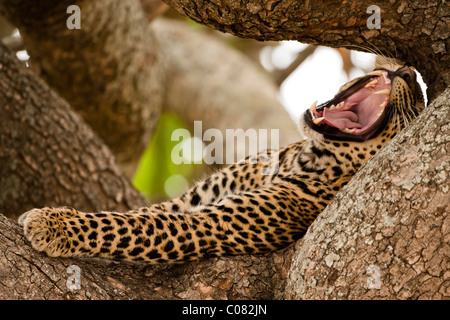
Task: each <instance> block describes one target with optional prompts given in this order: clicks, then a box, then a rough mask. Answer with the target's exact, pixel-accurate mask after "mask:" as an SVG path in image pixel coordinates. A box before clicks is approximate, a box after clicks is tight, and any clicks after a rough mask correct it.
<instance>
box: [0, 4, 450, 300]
mask: <svg viewBox="0 0 450 320" xmlns="http://www.w3.org/2000/svg"><path fill="white" fill-rule="evenodd" d="M167 2H168V3H169V2H170V4H171V5H172V6H174V7H176V8H178V9H179V11H181V12H186V13H188V14H189V15H191V16H192V17H194V18H195V19H196V20H197V21H199V22H202V21H203V23H205V24H208V25H210V26H212V27H215V28H216V29H220V30H225V31H227V32H232V33H235V34H238V35H240V36H247V37H253V38H259V39H275V40H280V39H292V38H296V39H297V38H298V39H299V38H302V40H303V41H305V42H309V43H322V44H327V45H332V46H342V45H344V46H350V45H355V44H358V45H360V44H364V43H365V41H366V40H370V42H371V43H374V44H375V45H376V46H377V47H378V48H379V49H380V50H382V51H384V52H391V53H395V50H394V48H396V49H397V53H398V57H399V58H401V59H403V60H405V61H407V62H409V63H411V64H414V65H416V66H418V67H419V70H420V71H421V72H422V74H423V75H424V77H425V80H426V82H427V84H428V86H429V98H430V100H432V103H431V105H430V106H429V107H428V109H427V110H426V111H425V113H424V114H422V115H421V116H420V117H419V119H417V121H415V125H414V126H411V127H410V128H408V129H407V130H406V131H405V132H403V133H402V134H401V135H399V136H398V137H396V138H395V140H394V141H392V143H389V144H388V145H387V148H386V149H385V150H386V151H381V152H380V153H378V154H377V155H375V157H374V158H373V159H372V160H371V162H370V164H369V165H367V166H365V167H364V168H362V169H361V171H360V172H359V173H358V175H357V176H356V177H355V179H352V182H351V183H350V184H349V185H348V186H347V187H346V188H345V189H344V190H343V191H344V192H342V193H340V194H339V195H338V196H337V197H336V199H335V201H334V202H333V203H332V204H330V206H329V209H328V210H327V211H326V212H325V213H324V217H321V218H319V220H317V221H316V222H315V223H314V224H313V226H312V228H311V229H310V231H309V232H308V234H307V235H306V237H305V238H304V239H303V240H300V242H299V243H298V244H297V246H296V251H297V252H296V254H295V259H293V261H294V264H293V266H292V268H291V269H290V272H289V278H288V285H287V290H286V291H284V286H285V284H286V279H287V274H288V272H287V271H288V270H289V268H290V264H291V256H292V254H293V249H294V248H293V247H292V246H291V247H290V248H288V249H286V250H283V251H280V252H277V253H273V254H269V255H264V256H247V257H234V258H221V259H211V260H204V261H199V262H194V263H189V264H185V265H180V266H160V267H149V266H130V265H125V264H119V265H115V264H110V265H104V263H96V262H91V261H89V262H86V261H79V260H77V261H75V260H64V259H48V258H47V257H45V256H43V255H41V254H39V253H36V252H34V251H32V250H31V249H30V248H29V247H28V245H27V244H26V242H25V241H24V240H23V237H22V236H21V232H20V230H19V228H18V227H17V225H16V224H15V223H14V222H12V221H11V220H8V219H5V218H3V217H2V218H1V220H0V252H2V254H1V256H0V272H1V273H0V275H1V276H0V279H1V281H0V286H2V287H1V290H0V292H2V293H4V294H3V296H2V297H4V298H30V297H34V298H64V297H66V298H74V297H78V298H102V297H103V298H119V297H122V298H128V297H130V298H157V297H159V298H209V297H212V298H253V299H258V298H267V299H269V298H283V297H285V296H286V297H288V298H318V297H321V298H371V297H375V298H408V297H411V298H418V297H425V298H427V297H432V298H444V297H448V296H449V292H448V282H449V281H448V277H449V263H448V261H449V257H448V240H449V238H448V237H449V230H448V229H449V221H448V199H449V197H448V193H449V187H448V181H447V179H448V177H449V167H448V154H449V149H450V148H449V140H448V136H449V134H448V130H449V127H448V119H449V111H448V110H449V105H448V104H449V99H450V98H449V91H448V89H447V91H445V93H444V94H441V95H440V96H439V97H438V94H439V93H442V92H444V90H445V89H446V88H447V87H448V85H449V77H448V72H449V71H448V68H447V65H446V63H448V53H447V52H448V51H447V50H448V27H447V26H448V5H447V6H446V4H445V2H444V1H442V2H436V1H426V2H423V1H422V2H420V3H419V2H418V1H411V2H408V1H402V2H400V1H389V3H387V2H383V3H381V1H375V2H374V3H373V4H378V5H379V6H380V7H381V8H382V18H383V19H386V20H383V25H382V29H381V30H379V31H378V30H368V29H366V28H365V20H366V19H367V17H368V15H367V14H366V13H365V10H366V9H367V4H366V3H364V4H363V2H362V1H354V2H345V3H344V4H342V3H341V1H339V6H338V5H337V3H338V2H337V1H330V2H327V3H326V8H325V4H324V3H322V2H318V1H317V2H309V1H305V2H300V1H296V2H293V1H287V2H284V1H283V2H274V1H268V0H267V1H253V2H246V1H243V2H236V1H222V2H220V3H221V4H219V3H215V2H207V3H206V2H205V3H203V2H202V1H200V0H199V1H182V2H176V1H167ZM261 4H263V5H261ZM201 5H203V7H202V6H201ZM289 5H290V6H289ZM302 6H303V7H302ZM204 8H206V9H205V10H204ZM306 9H308V10H306ZM351 9H352V10H351ZM323 12H325V14H324V13H323ZM350 12H355V13H356V16H355V18H354V19H352V18H351V17H352V16H353V15H352V14H350ZM349 17H350V18H349ZM425 17H427V19H424V18H425ZM216 21H219V22H221V23H217V22H216ZM408 23H410V24H408ZM309 29H310V30H309ZM411 36H414V38H413V39H411V38H410V37H411ZM393 51H394V52H393ZM5 59H6V58H5ZM0 61H1V60H0ZM7 61H10V60H7ZM11 64H12V62H11ZM8 65H9V64H4V65H3V68H7V67H8ZM5 70H6V69H5ZM35 80H36V79H35ZM36 81H37V80H36ZM30 90H31V89H29V88H28V89H27V88H25V89H24V90H23V91H21V94H22V95H24V99H25V100H26V101H27V102H28V103H29V104H33V103H35V102H34V101H33V100H32V99H28V98H27V97H29V96H30ZM10 95H11V94H10ZM54 97H56V96H55V95H54ZM7 98H8V99H11V96H9V97H8V96H7ZM21 112H26V108H25V109H24V110H21ZM35 116H36V117H37V116H39V114H36V115H35ZM24 118H26V117H24ZM428 118H429V119H428ZM37 119H38V120H36V121H39V118H37ZM56 122H58V121H56ZM30 125H33V123H32V122H30ZM18 133H20V132H18ZM66 133H67V134H69V135H70V134H73V132H66ZM11 138H14V136H12V137H11ZM44 146H45V145H44ZM44 146H43V147H44ZM38 147H40V146H38ZM415 152H417V153H415ZM52 154H53V153H52ZM47 155H48V154H47ZM399 155H400V157H398V156H399ZM408 156H413V157H412V158H408ZM392 159H395V160H392ZM390 161H392V162H391V163H390ZM442 161H445V162H442ZM100 162H103V161H100ZM413 165H417V166H416V167H413ZM377 167H380V168H386V170H385V172H389V173H390V176H389V177H384V176H383V175H382V173H383V171H381V170H379V169H378V168H377ZM94 171H95V169H94ZM385 172H384V173H385ZM409 177H411V179H409ZM55 178H56V177H55ZM362 178H364V180H361V181H362V182H359V181H358V180H359V179H362ZM370 183H371V184H370ZM352 188H353V189H352ZM345 191H347V192H345ZM349 191H351V192H349ZM421 192H423V193H424V194H425V195H429V199H424V201H425V202H423V203H421V202H420V201H419V200H418V199H417V198H416V197H419V199H422V198H421V195H420V193H421ZM383 197H385V198H383ZM425 198H426V197H425ZM69 200H70V199H69ZM369 201H373V202H369ZM446 201H447V202H446ZM43 205H45V204H43ZM339 206H350V207H347V209H345V207H344V209H343V211H344V212H347V214H341V215H338V213H339V212H341V211H338V210H339V208H338V207H339ZM352 213H353V214H352ZM340 222H341V223H342V224H339V223H340ZM359 224H361V226H359ZM402 233H404V235H403V234H402ZM313 240H314V241H313ZM334 241H336V242H334ZM366 250H367V251H366ZM408 250H410V252H408ZM365 258H367V261H361V260H359V259H365ZM303 259H305V260H303ZM69 264H77V265H79V266H80V267H81V269H82V276H83V277H84V278H83V279H84V280H85V282H84V285H83V286H82V290H80V291H76V292H69V290H68V289H67V288H66V286H65V284H64V283H65V280H66V279H67V274H66V273H65V272H66V267H67V266H68V265H69ZM368 264H370V265H373V266H377V267H378V268H379V269H380V275H381V279H380V280H381V287H380V289H379V290H378V289H367V282H366V281H367V279H368V277H369V276H370V275H368V274H367V273H366V271H367V266H368ZM315 268H317V269H318V270H314V269H315ZM316 271H317V272H316ZM315 272H316V273H315ZM321 272H322V274H321ZM323 273H324V274H325V275H323ZM361 273H362V274H361ZM96 277H98V278H97V279H101V280H96ZM364 284H366V286H364ZM322 289H323V290H322Z"/></svg>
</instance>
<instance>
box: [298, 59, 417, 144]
mask: <svg viewBox="0 0 450 320" xmlns="http://www.w3.org/2000/svg"><path fill="white" fill-rule="evenodd" d="M423 108H424V99H423V95H422V90H421V88H420V86H419V84H418V83H417V80H416V73H415V70H414V68H412V67H409V66H406V65H404V66H400V65H397V64H386V65H381V66H379V67H378V68H376V69H375V70H374V71H372V72H370V73H368V74H366V75H365V76H363V77H360V78H357V79H354V80H352V81H350V82H348V83H346V84H345V85H343V86H342V87H341V89H340V90H339V92H338V93H337V94H336V95H335V97H334V98H333V99H331V100H330V101H328V102H325V103H323V104H321V105H318V106H317V105H316V104H314V105H313V106H312V107H311V108H310V109H308V110H306V112H305V113H304V114H303V115H302V117H301V119H300V129H301V130H302V132H303V134H304V135H305V136H306V137H307V138H311V139H315V140H325V139H326V140H341V141H356V142H364V141H368V140H371V139H376V137H377V136H379V135H380V133H381V132H382V131H385V130H386V129H387V128H388V129H389V130H392V131H394V132H393V134H392V135H391V136H394V135H395V134H396V133H397V132H398V131H400V130H401V129H402V128H403V127H404V126H405V125H406V124H407V123H408V122H410V121H411V120H412V119H413V118H415V117H417V115H418V114H419V113H420V112H421V111H422V110H423Z"/></svg>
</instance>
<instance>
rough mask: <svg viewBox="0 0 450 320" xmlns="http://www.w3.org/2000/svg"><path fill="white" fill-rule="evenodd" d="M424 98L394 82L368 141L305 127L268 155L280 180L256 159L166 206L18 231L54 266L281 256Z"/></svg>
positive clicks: (65, 214) (72, 213) (30, 216)
mask: <svg viewBox="0 0 450 320" xmlns="http://www.w3.org/2000/svg"><path fill="white" fill-rule="evenodd" d="M383 68H384V69H385V70H388V71H390V73H392V72H394V71H396V70H400V68H401V67H400V66H394V65H389V66H384V67H383ZM404 68H407V67H404ZM408 70H410V69H408ZM407 73H408V74H409V78H411V77H414V72H407ZM350 85H351V83H350V84H349V85H346V86H344V88H343V89H342V90H344V89H346V88H347V87H348V86H350ZM419 91H420V90H417V84H416V82H415V79H407V78H406V77H402V76H394V77H392V90H391V93H390V102H389V105H388V106H387V108H389V111H390V117H389V121H388V122H387V124H386V125H385V127H384V128H383V129H382V131H381V132H380V133H379V134H378V135H376V136H375V137H372V138H370V139H368V140H366V141H361V142H354V141H353V142H352V141H346V140H345V139H344V140H334V139H331V138H326V137H325V136H324V135H322V134H321V133H320V132H317V131H314V130H313V129H312V128H311V127H309V126H308V125H306V124H304V123H302V124H301V127H302V130H303V132H304V134H305V135H306V136H307V137H308V138H309V139H307V140H304V141H301V142H298V143H295V144H292V145H289V146H287V147H284V148H281V149H280V150H278V151H273V152H271V153H269V156H270V157H272V158H273V157H275V158H278V161H279V168H278V172H277V173H276V174H273V175H267V174H262V172H263V171H262V169H263V168H265V167H266V168H268V166H269V164H268V162H267V161H260V160H261V157H262V155H257V156H256V157H250V158H247V159H245V160H244V161H242V162H240V163H237V164H234V165H231V166H229V167H227V168H225V169H223V170H221V171H219V172H217V173H214V174H212V175H211V176H210V177H208V178H207V179H206V180H204V181H203V182H200V183H198V184H197V185H196V186H194V187H193V188H192V189H191V190H189V191H188V192H186V193H185V194H183V195H182V196H181V197H179V198H176V199H173V200H171V201H167V202H164V203H161V204H155V205H152V206H150V207H144V208H140V209H136V210H132V211H129V212H126V213H119V212H99V213H84V212H79V211H76V210H74V209H69V208H43V209H33V210H31V211H29V212H27V213H25V214H24V215H22V216H21V217H20V219H19V222H20V223H21V224H22V225H23V226H24V230H25V235H26V237H27V238H28V240H29V241H31V244H32V246H33V247H34V248H35V249H37V250H39V251H44V252H46V253H47V254H48V255H50V256H52V257H57V256H61V257H73V256H85V257H101V258H108V259H116V260H128V261H143V262H147V263H164V262H180V261H187V260H193V259H198V258H201V257H206V256H219V255H237V254H258V253H264V252H268V251H272V250H276V249H279V248H283V247H285V246H287V245H289V244H290V243H292V242H294V241H295V240H297V239H299V238H301V237H302V236H303V235H304V233H305V232H306V230H307V228H308V227H309V225H310V224H311V223H312V222H313V221H314V219H315V218H316V216H317V215H318V214H319V213H320V212H322V210H323V209H324V208H325V207H326V206H327V204H328V203H329V202H330V201H331V199H333V197H334V196H335V195H336V193H337V192H338V191H339V190H340V189H341V188H342V186H344V185H345V184H346V183H347V182H348V181H349V180H350V178H351V177H352V176H353V175H354V174H355V172H356V171H357V170H358V169H359V168H360V167H361V166H362V165H364V163H366V162H367V161H368V160H369V158H370V157H372V155H374V154H375V153H376V152H377V151H378V150H379V149H381V148H382V146H383V145H384V144H385V143H386V142H387V141H388V140H390V139H391V138H392V137H393V136H395V134H396V133H397V132H398V131H399V130H400V129H401V128H402V127H404V125H405V122H407V121H409V120H411V118H413V117H415V116H416V115H417V114H418V112H419V111H420V110H422V109H423V107H424V106H423V99H422V96H421V92H419ZM395 110H396V112H393V111H395ZM264 156H266V155H264Z"/></svg>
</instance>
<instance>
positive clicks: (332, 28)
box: [164, 0, 450, 100]
mask: <svg viewBox="0 0 450 320" xmlns="http://www.w3.org/2000/svg"><path fill="white" fill-rule="evenodd" d="M164 1H165V2H166V3H167V4H168V5H170V6H171V7H172V8H174V9H175V10H177V11H178V12H180V13H181V14H183V15H185V16H188V17H190V18H191V19H193V20H194V21H196V22H198V23H202V24H205V25H207V26H209V27H211V28H213V29H216V30H220V31H223V32H228V33H231V34H234V35H236V36H239V37H244V38H253V39H258V40H275V41H279V40H298V41H301V42H304V43H310V44H321V45H325V46H330V47H347V48H349V49H355V46H356V48H358V49H361V50H365V51H367V50H373V48H376V49H375V50H377V51H381V52H383V53H384V54H387V55H392V56H395V57H397V58H398V59H400V60H403V61H406V62H407V63H409V64H411V65H413V66H415V67H416V68H417V69H418V70H419V71H420V72H421V73H422V75H423V76H424V79H425V81H426V82H427V84H428V86H429V88H430V89H429V92H428V96H429V98H430V100H432V99H433V98H435V97H436V96H437V95H438V94H439V93H440V92H442V91H443V90H444V89H445V88H446V87H447V86H448V85H449V84H450V71H448V66H447V65H448V48H449V47H450V43H449V41H450V40H449V30H448V25H449V24H450V20H449V19H450V18H449V16H448V10H449V9H448V4H447V3H446V2H445V1H438V2H436V1H434V0H427V1H402V2H401V3H398V2H397V1H382V0H375V1H371V2H370V5H376V6H378V7H379V8H380V9H381V29H379V30H378V29H372V30H369V29H368V28H367V25H366V22H367V19H368V18H369V16H370V15H371V14H370V13H367V8H368V6H369V4H368V3H367V1H362V0H357V1H301V0H287V1H274V0H247V1H235V0H225V1H206V0H164Z"/></svg>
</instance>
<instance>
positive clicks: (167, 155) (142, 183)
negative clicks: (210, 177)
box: [133, 113, 195, 202]
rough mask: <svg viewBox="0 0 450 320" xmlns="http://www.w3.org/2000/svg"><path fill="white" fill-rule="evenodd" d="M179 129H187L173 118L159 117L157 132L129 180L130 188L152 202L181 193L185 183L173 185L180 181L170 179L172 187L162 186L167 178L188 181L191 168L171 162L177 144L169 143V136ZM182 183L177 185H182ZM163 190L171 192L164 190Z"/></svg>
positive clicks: (170, 116) (176, 142) (191, 174)
mask: <svg viewBox="0 0 450 320" xmlns="http://www.w3.org/2000/svg"><path fill="white" fill-rule="evenodd" d="M179 128H184V129H187V127H186V125H185V124H184V123H183V121H182V120H181V119H180V118H179V117H178V116H177V115H176V114H174V113H163V114H162V115H161V117H160V119H159V123H158V128H157V129H156V132H155V133H154V134H153V137H152V140H151V142H150V144H149V146H148V147H147V149H146V151H145V152H144V154H143V156H142V158H141V160H140V163H139V167H138V169H137V171H136V173H135V175H134V177H133V185H134V187H135V188H136V189H137V190H139V191H140V192H141V193H143V194H144V195H145V196H146V197H147V198H148V199H149V200H150V201H152V202H158V201H162V200H164V199H167V198H168V197H169V196H173V194H180V193H182V192H184V191H185V190H184V189H185V186H186V183H184V184H183V183H175V184H174V183H173V181H180V179H178V180H177V179H175V180H174V179H172V183H169V184H167V185H166V181H167V179H169V178H170V177H173V176H177V177H180V176H182V177H184V179H185V180H187V181H191V180H192V176H193V174H194V169H195V167H194V166H195V165H194V164H180V165H176V164H174V163H173V161H172V159H171V152H172V149H173V148H174V147H175V146H176V145H177V144H178V143H180V141H171V136H172V132H173V131H174V130H176V129H179ZM182 180H183V179H181V182H183V181H182ZM165 186H166V189H165ZM167 187H169V188H171V190H167ZM178 189H179V190H178ZM167 191H169V192H167ZM168 193H169V194H168Z"/></svg>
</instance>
